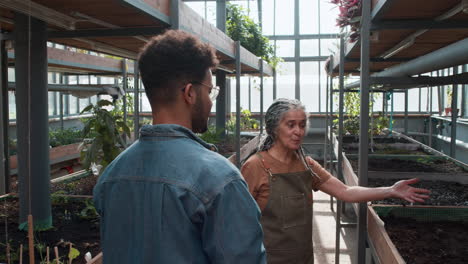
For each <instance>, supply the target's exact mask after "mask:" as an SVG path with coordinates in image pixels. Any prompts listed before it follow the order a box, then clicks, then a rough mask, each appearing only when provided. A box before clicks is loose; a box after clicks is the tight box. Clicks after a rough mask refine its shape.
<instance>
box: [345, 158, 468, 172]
mask: <svg viewBox="0 0 468 264" xmlns="http://www.w3.org/2000/svg"><path fill="white" fill-rule="evenodd" d="M349 162H350V163H351V166H353V169H354V170H355V171H357V170H358V168H359V166H358V160H354V159H352V160H350V161H349ZM368 164H369V171H388V172H392V171H394V172H435V173H467V171H465V170H464V169H463V168H462V167H460V166H457V165H456V164H454V163H453V162H451V161H448V160H444V159H432V160H424V161H423V162H419V161H417V160H403V159H369V163H368Z"/></svg>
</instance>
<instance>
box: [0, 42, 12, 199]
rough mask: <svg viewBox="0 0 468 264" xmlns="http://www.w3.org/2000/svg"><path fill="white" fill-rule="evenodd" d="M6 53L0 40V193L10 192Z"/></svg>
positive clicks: (3, 43)
mask: <svg viewBox="0 0 468 264" xmlns="http://www.w3.org/2000/svg"><path fill="white" fill-rule="evenodd" d="M7 85H8V54H7V51H6V45H5V40H2V41H0V123H1V124H2V128H1V129H0V175H1V177H0V194H5V193H9V192H10V153H9V152H10V151H9V140H8V138H9V137H8V119H9V114H8V87H7Z"/></svg>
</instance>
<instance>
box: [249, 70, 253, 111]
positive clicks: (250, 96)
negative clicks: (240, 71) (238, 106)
mask: <svg viewBox="0 0 468 264" xmlns="http://www.w3.org/2000/svg"><path fill="white" fill-rule="evenodd" d="M248 80H249V85H248V87H249V111H250V112H252V79H251V78H250V76H249V77H248Z"/></svg>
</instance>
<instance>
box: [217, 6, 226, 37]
mask: <svg viewBox="0 0 468 264" xmlns="http://www.w3.org/2000/svg"><path fill="white" fill-rule="evenodd" d="M216 27H217V28H218V29H219V30H221V31H222V32H226V0H216Z"/></svg>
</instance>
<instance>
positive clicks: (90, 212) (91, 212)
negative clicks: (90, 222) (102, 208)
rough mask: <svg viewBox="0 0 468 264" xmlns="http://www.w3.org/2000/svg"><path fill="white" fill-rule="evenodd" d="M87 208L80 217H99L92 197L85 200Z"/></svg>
mask: <svg viewBox="0 0 468 264" xmlns="http://www.w3.org/2000/svg"><path fill="white" fill-rule="evenodd" d="M84 204H85V208H83V210H81V212H80V218H83V219H90V218H96V217H98V213H97V211H96V207H94V204H93V202H92V201H91V199H86V200H84Z"/></svg>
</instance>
